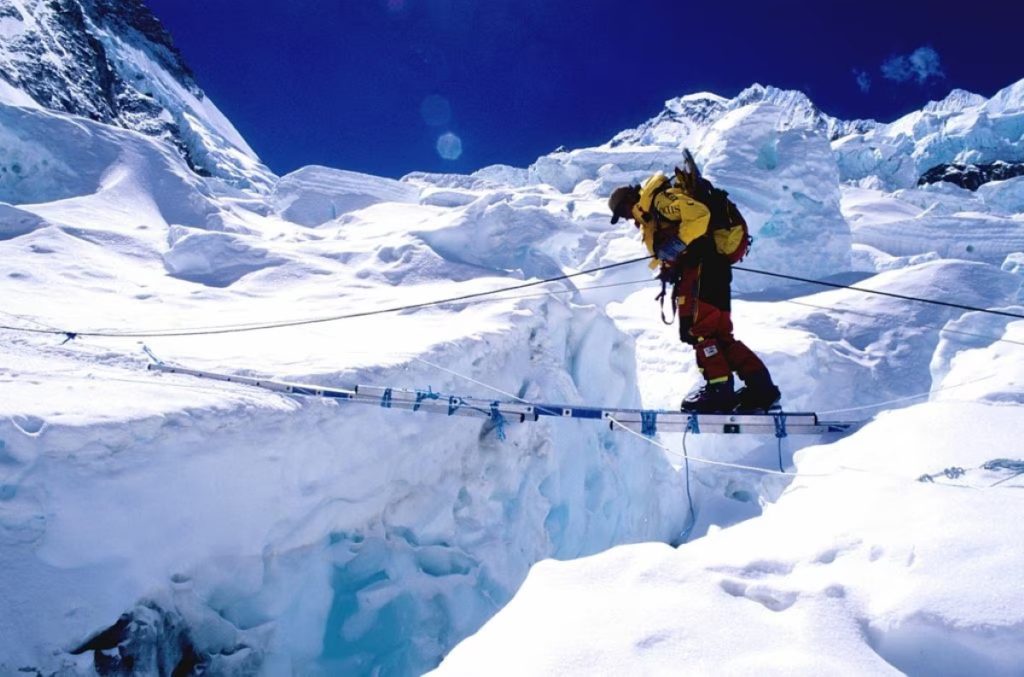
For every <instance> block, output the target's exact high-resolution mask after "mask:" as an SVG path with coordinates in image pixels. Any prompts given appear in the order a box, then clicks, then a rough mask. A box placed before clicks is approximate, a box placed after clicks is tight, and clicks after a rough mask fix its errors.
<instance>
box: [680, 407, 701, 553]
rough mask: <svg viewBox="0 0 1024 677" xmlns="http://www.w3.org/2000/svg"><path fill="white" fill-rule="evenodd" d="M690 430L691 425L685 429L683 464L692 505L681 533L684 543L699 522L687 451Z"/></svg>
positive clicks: (689, 503) (688, 498)
mask: <svg viewBox="0 0 1024 677" xmlns="http://www.w3.org/2000/svg"><path fill="white" fill-rule="evenodd" d="M689 432H690V429H689V427H687V429H686V430H684V431H683V465H684V468H685V473H684V477H685V478H686V503H687V504H688V505H689V506H690V512H689V513H688V515H687V518H686V521H687V524H685V525H684V526H683V531H682V533H680V534H679V537H680V539H681V542H682V543H686V541H688V540H689V539H690V534H691V533H693V527H694V526H696V524H697V515H696V513H694V511H693V496H692V495H691V494H690V454H689V452H687V451H686V435H687V433H689Z"/></svg>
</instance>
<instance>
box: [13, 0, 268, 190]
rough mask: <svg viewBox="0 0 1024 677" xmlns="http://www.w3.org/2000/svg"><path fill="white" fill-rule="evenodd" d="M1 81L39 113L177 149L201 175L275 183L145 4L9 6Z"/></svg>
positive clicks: (18, 2)
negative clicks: (113, 128)
mask: <svg viewBox="0 0 1024 677" xmlns="http://www.w3.org/2000/svg"><path fill="white" fill-rule="evenodd" d="M0 35H2V36H3V37H4V39H3V40H2V41H0V79H3V80H4V81H6V83H7V84H9V85H10V86H12V87H13V88H14V89H16V90H18V91H20V92H21V93H23V94H25V95H27V96H28V97H30V98H31V99H32V100H33V101H35V102H36V103H37V104H38V105H39V106H41V107H43V108H47V109H49V110H53V111H57V112H61V113H69V114H72V115H78V116H82V117H86V118H89V119H91V120H95V121H97V122H102V123H105V124H109V125H114V126H117V127H122V128H124V129H130V130H133V131H137V132H141V133H143V134H146V135H148V136H152V137H156V138H158V139H161V140H164V141H167V142H169V143H171V144H172V145H174V146H175V147H176V148H177V149H178V151H179V152H180V154H181V155H182V157H183V158H184V159H185V161H186V162H187V163H188V164H189V166H190V167H191V168H192V169H193V170H194V171H195V172H196V173H198V174H201V175H204V176H217V177H220V178H224V179H226V180H227V181H229V182H230V183H232V184H234V185H236V186H239V187H243V188H260V187H262V186H264V185H265V184H269V177H270V176H271V175H270V172H269V171H268V170H267V169H266V168H265V167H263V166H262V165H260V164H259V160H258V158H257V157H256V155H255V153H253V151H252V150H251V149H250V148H249V147H248V145H247V144H246V143H245V141H244V140H243V139H242V137H241V136H240V135H239V134H238V132H237V131H236V130H235V129H234V127H232V126H231V123H230V122H228V120H227V119H226V118H225V117H224V116H223V115H222V114H221V113H220V111H218V110H217V109H216V107H215V106H213V105H212V104H211V103H210V102H209V100H208V99H207V98H206V97H205V95H204V93H203V91H202V89H201V88H200V87H199V85H198V84H197V83H196V80H195V76H194V74H193V72H192V70H191V69H190V68H189V67H188V65H187V64H186V63H185V61H184V59H183V58H182V56H181V53H180V52H179V51H178V49H177V48H176V47H175V46H174V42H173V40H172V39H171V36H170V34H169V33H168V32H167V30H166V29H165V28H164V27H163V25H162V24H161V23H160V21H159V19H157V18H156V16H154V15H153V13H152V12H151V11H150V10H149V9H148V8H147V7H146V6H145V4H143V2H142V0H0Z"/></svg>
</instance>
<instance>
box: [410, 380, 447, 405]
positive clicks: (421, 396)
mask: <svg viewBox="0 0 1024 677" xmlns="http://www.w3.org/2000/svg"><path fill="white" fill-rule="evenodd" d="M440 398H441V396H440V395H439V394H438V393H435V392H434V391H433V389H432V388H431V387H430V386H427V390H426V392H424V391H422V390H417V391H416V404H414V405H412V410H413V411H419V408H420V404H421V403H422V402H423V400H437V399H440Z"/></svg>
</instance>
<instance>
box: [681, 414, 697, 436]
mask: <svg viewBox="0 0 1024 677" xmlns="http://www.w3.org/2000/svg"><path fill="white" fill-rule="evenodd" d="M683 432H688V433H693V434H694V435H699V434H700V423H698V422H697V414H690V417H689V418H688V419H686V430H685V431H683ZM683 441H684V442H685V441H686V436H685V435H683Z"/></svg>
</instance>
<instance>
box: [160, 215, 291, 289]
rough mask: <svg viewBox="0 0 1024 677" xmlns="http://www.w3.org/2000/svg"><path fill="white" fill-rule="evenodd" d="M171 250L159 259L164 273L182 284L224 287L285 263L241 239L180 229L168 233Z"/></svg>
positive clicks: (223, 234) (228, 235) (222, 234)
mask: <svg viewBox="0 0 1024 677" xmlns="http://www.w3.org/2000/svg"><path fill="white" fill-rule="evenodd" d="M169 238H170V240H171V242H170V245H171V248H170V249H169V250H168V251H166V252H165V253H164V255H163V260H164V265H165V266H166V267H167V272H169V273H170V274H171V275H173V276H175V277H177V278H180V279H182V280H188V281H189V282H198V283H200V284H205V285H208V286H211V287H227V286H228V285H231V284H233V283H235V282H237V281H238V280H239V279H240V278H242V277H243V276H244V275H248V274H249V273H252V272H254V271H257V270H263V269H264V268H268V267H271V266H276V265H280V264H282V263H284V262H285V259H284V258H283V257H280V256H277V255H274V254H272V253H271V252H270V251H269V250H268V249H266V248H265V247H260V246H258V245H255V244H253V243H252V242H251V241H249V240H247V239H246V238H245V237H243V236H240V235H236V234H233V233H211V232H206V231H197V230H192V229H188V228H184V227H182V226H175V227H174V228H172V229H171V232H170V236H169Z"/></svg>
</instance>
